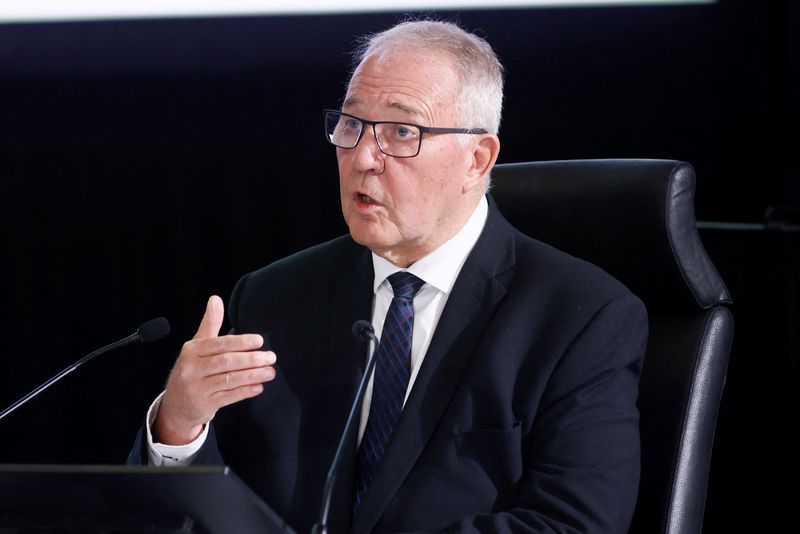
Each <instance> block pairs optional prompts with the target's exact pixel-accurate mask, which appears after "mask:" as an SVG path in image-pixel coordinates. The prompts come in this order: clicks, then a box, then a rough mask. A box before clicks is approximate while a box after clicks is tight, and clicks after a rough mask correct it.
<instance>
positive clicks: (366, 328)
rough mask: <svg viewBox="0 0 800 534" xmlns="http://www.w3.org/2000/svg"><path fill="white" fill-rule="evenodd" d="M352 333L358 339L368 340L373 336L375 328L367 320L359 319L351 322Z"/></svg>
mask: <svg viewBox="0 0 800 534" xmlns="http://www.w3.org/2000/svg"><path fill="white" fill-rule="evenodd" d="M353 335H354V336H355V338H356V339H358V340H360V341H369V340H370V339H372V338H373V337H374V336H375V329H374V328H372V323H370V322H369V321H366V320H364V319H359V320H358V321H356V322H354V323H353Z"/></svg>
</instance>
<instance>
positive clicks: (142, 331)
mask: <svg viewBox="0 0 800 534" xmlns="http://www.w3.org/2000/svg"><path fill="white" fill-rule="evenodd" d="M136 331H137V332H138V333H139V336H140V337H141V338H142V343H150V342H151V341H157V340H159V339H161V338H162V337H164V336H166V335H167V334H169V321H167V320H166V319H164V318H163V317H157V318H155V319H150V320H149V321H147V322H146V323H143V324H141V325H140V326H139V328H138V329H137V330H136Z"/></svg>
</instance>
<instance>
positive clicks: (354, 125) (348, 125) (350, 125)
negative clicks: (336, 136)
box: [344, 117, 361, 130]
mask: <svg viewBox="0 0 800 534" xmlns="http://www.w3.org/2000/svg"><path fill="white" fill-rule="evenodd" d="M344 127H345V129H348V130H361V121H360V120H358V119H354V118H352V117H344Z"/></svg>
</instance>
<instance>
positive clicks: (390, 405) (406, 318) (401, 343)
mask: <svg viewBox="0 0 800 534" xmlns="http://www.w3.org/2000/svg"><path fill="white" fill-rule="evenodd" d="M389 283H390V284H392V291H393V292H394V298H392V303H391V304H390V305H389V311H387V312H386V320H385V321H384V323H383V333H382V334H381V342H380V345H379V347H378V351H377V353H376V354H375V357H376V358H377V360H376V363H375V379H374V382H373V386H372V403H371V404H370V409H369V419H367V427H366V429H365V430H364V437H363V438H362V440H361V446H360V447H359V449H358V467H357V473H356V493H355V498H354V502H353V511H354V512H355V510H357V509H358V506H359V504H361V498H362V497H363V495H364V492H365V491H366V490H367V486H368V485H369V483H370V481H372V477H373V476H374V475H375V472H376V471H377V469H378V464H379V463H380V461H381V457H382V456H383V452H384V450H385V448H386V445H387V443H388V442H389V438H390V437H391V435H392V431H393V430H394V425H395V423H397V419H398V418H399V417H400V412H401V411H402V409H403V400H404V399H405V396H406V390H407V389H408V380H409V377H410V376H411V334H412V332H413V330H414V295H416V294H417V291H419V289H420V288H421V287H422V285H423V284H424V283H425V282H424V281H423V280H420V279H419V278H417V277H416V276H414V275H413V274H411V273H408V272H405V271H399V272H396V273H394V274H393V275H391V276H390V277H389Z"/></svg>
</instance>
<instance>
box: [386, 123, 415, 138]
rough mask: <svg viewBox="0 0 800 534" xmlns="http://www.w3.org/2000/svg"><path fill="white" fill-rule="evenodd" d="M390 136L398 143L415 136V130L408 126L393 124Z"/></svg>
mask: <svg viewBox="0 0 800 534" xmlns="http://www.w3.org/2000/svg"><path fill="white" fill-rule="evenodd" d="M392 134H393V135H394V137H395V138H396V139H398V140H400V141H407V140H409V139H414V138H415V137H416V136H417V129H416V128H414V127H413V126H409V125H408V124H395V125H394V129H393V131H392Z"/></svg>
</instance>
